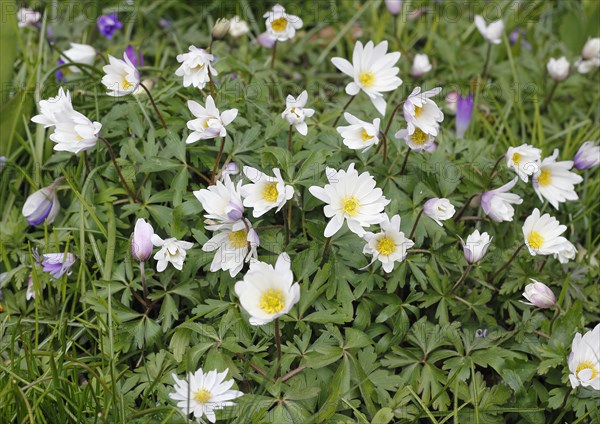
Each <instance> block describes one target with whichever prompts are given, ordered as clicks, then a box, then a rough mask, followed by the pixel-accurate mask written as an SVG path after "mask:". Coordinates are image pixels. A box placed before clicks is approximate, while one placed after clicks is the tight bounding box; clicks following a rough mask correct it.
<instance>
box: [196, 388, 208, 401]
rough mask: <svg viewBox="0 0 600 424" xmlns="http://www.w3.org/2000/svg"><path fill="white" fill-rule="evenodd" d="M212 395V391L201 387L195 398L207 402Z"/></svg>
mask: <svg viewBox="0 0 600 424" xmlns="http://www.w3.org/2000/svg"><path fill="white" fill-rule="evenodd" d="M211 396H212V395H211V394H210V392H209V391H208V390H206V389H200V390H198V391H197V392H196V393H194V400H196V401H198V402H200V403H206V402H208V401H209V400H210V397H211Z"/></svg>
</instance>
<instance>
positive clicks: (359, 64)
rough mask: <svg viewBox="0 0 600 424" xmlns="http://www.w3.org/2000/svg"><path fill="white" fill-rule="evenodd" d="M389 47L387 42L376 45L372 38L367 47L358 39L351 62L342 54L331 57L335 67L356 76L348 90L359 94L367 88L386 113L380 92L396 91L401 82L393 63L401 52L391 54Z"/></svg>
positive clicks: (366, 90) (351, 94)
mask: <svg viewBox="0 0 600 424" xmlns="http://www.w3.org/2000/svg"><path fill="white" fill-rule="evenodd" d="M387 49H388V42H387V41H382V42H381V43H379V44H377V45H376V46H375V45H374V43H373V42H372V41H369V42H368V43H367V44H366V45H365V46H364V47H363V44H362V43H361V42H360V41H357V42H356V45H355V46H354V52H353V53H352V63H350V62H349V61H348V60H346V59H344V58H341V57H334V58H333V59H331V62H332V63H333V64H334V65H335V67H336V68H338V69H339V70H340V71H342V72H343V73H344V74H346V75H348V76H349V77H352V78H353V79H354V81H353V82H351V83H349V84H348V85H347V86H346V93H348V94H349V95H350V96H356V95H357V94H358V93H359V92H360V91H361V90H362V91H364V92H365V93H366V94H367V95H368V96H369V98H370V99H371V102H373V105H374V106H375V108H376V109H377V111H378V112H379V113H380V114H382V115H385V109H386V106H387V103H386V101H385V99H384V98H383V94H381V93H384V92H388V91H393V90H395V89H396V88H398V87H400V85H401V84H402V80H401V79H400V78H398V77H397V75H398V72H400V69H399V68H397V67H395V66H394V65H395V64H396V62H398V59H400V52H393V53H388V52H387Z"/></svg>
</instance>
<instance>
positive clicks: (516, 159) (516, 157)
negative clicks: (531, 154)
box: [512, 153, 521, 165]
mask: <svg viewBox="0 0 600 424" xmlns="http://www.w3.org/2000/svg"><path fill="white" fill-rule="evenodd" d="M512 159H513V162H514V163H515V165H518V164H519V162H520V161H521V154H520V153H515V154H514V155H513V158H512Z"/></svg>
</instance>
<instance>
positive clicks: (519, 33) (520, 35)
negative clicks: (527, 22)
mask: <svg viewBox="0 0 600 424" xmlns="http://www.w3.org/2000/svg"><path fill="white" fill-rule="evenodd" d="M525 34H527V32H526V31H525V30H522V29H519V28H515V29H514V30H513V32H511V33H510V36H509V37H508V38H509V40H510V44H513V45H514V44H516V43H517V41H519V40H521V43H520V44H521V46H523V47H525V48H526V49H527V50H531V44H529V43H528V42H527V41H526V40H525Z"/></svg>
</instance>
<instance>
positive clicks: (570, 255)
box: [553, 241, 577, 264]
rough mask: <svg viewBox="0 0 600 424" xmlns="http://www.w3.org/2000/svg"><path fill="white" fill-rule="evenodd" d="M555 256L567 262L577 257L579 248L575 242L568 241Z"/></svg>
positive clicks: (562, 261)
mask: <svg viewBox="0 0 600 424" xmlns="http://www.w3.org/2000/svg"><path fill="white" fill-rule="evenodd" d="M553 256H554V259H558V261H559V262H560V263H561V264H566V263H569V261H572V260H573V259H575V256H577V248H576V247H575V245H574V244H573V243H571V242H570V241H567V242H566V243H565V244H564V245H563V246H562V248H561V249H560V250H559V251H558V252H556V253H554V255H553Z"/></svg>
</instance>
